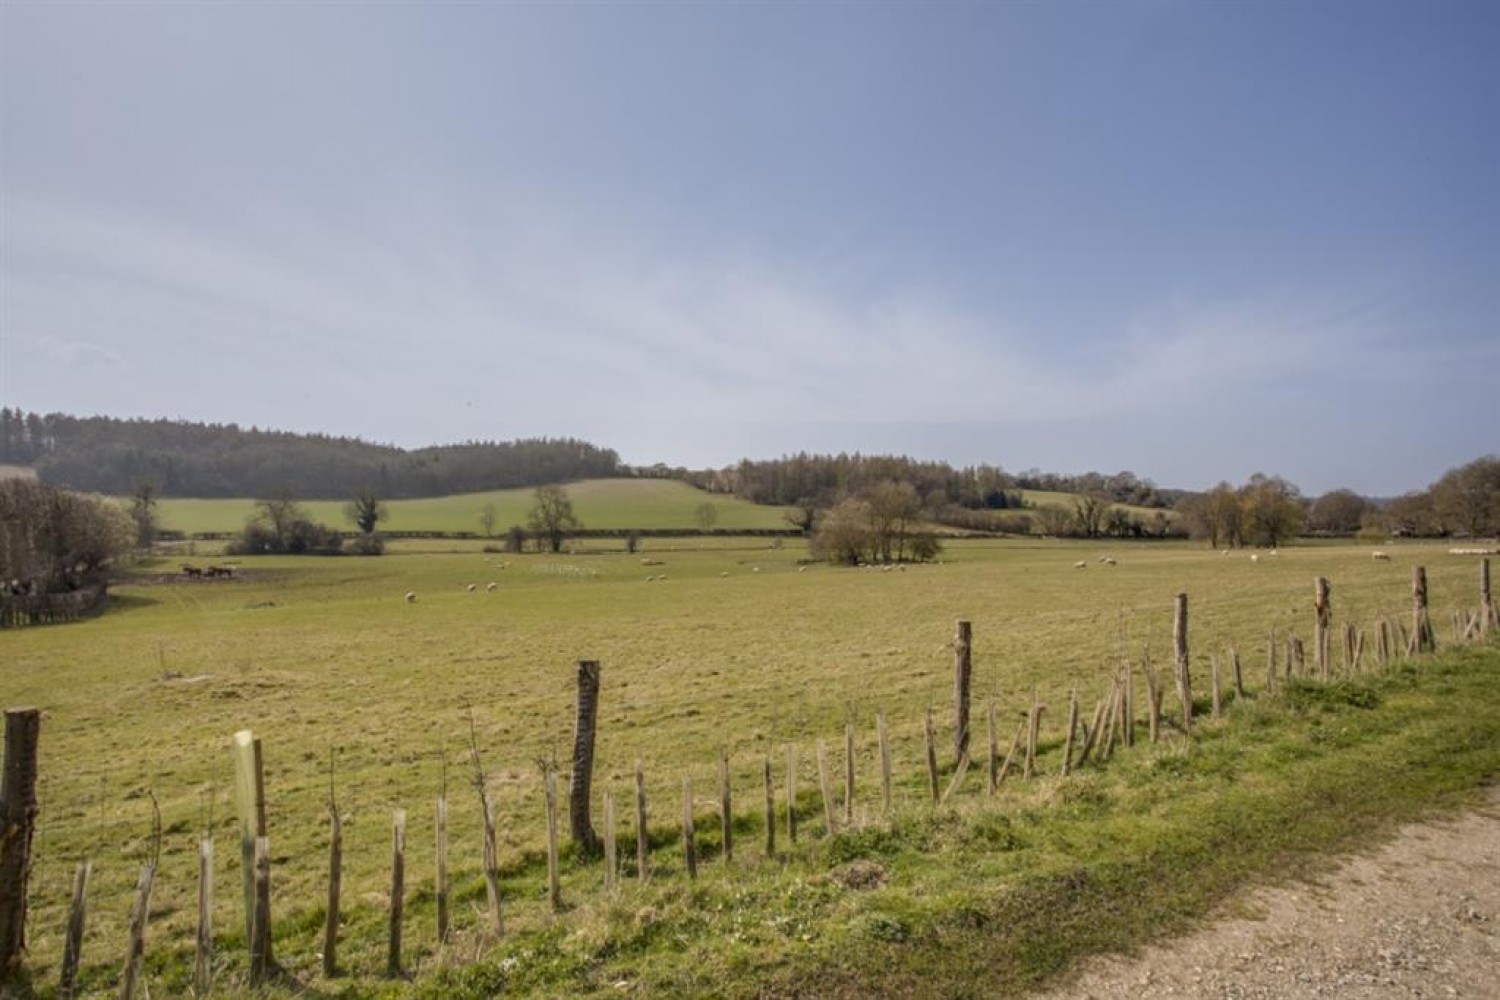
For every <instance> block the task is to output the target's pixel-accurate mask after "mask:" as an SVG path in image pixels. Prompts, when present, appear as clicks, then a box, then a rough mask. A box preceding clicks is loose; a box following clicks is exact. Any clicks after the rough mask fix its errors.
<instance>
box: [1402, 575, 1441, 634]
mask: <svg viewBox="0 0 1500 1000" xmlns="http://www.w3.org/2000/svg"><path fill="white" fill-rule="evenodd" d="M1409 648H1410V650H1411V651H1412V652H1416V653H1431V652H1435V651H1436V650H1437V635H1436V633H1434V631H1433V628H1432V618H1431V617H1430V616H1429V615H1428V613H1427V567H1425V566H1413V567H1412V568H1411V646H1410V647H1409Z"/></svg>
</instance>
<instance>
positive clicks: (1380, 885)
mask: <svg viewBox="0 0 1500 1000" xmlns="http://www.w3.org/2000/svg"><path fill="white" fill-rule="evenodd" d="M1125 997H1129V998H1131V1000H1153V998H1157V997H1203V998H1213V1000H1281V998H1287V1000H1300V998H1310V997H1339V998H1347V1000H1395V998H1407V997H1470V998H1495V997H1500V786H1495V787H1492V788H1490V789H1489V791H1488V793H1487V794H1486V797H1485V799H1484V802H1483V803H1482V804H1481V805H1480V806H1479V807H1478V808H1476V809H1474V810H1472V811H1470V812H1468V813H1466V814H1464V815H1461V816H1459V817H1456V818H1454V819H1446V820H1437V821H1433V822H1428V823H1421V824H1414V825H1411V826H1407V827H1405V828H1403V829H1402V830H1401V832H1400V833H1399V834H1398V835H1397V836H1396V837H1395V838H1394V839H1393V840H1391V841H1390V842H1389V843H1387V844H1386V845H1385V846H1383V847H1380V848H1378V849H1375V850H1372V851H1369V852H1366V853H1363V854H1361V855H1359V856H1357V857H1354V858H1351V859H1349V860H1348V861H1346V862H1344V863H1342V864H1341V865H1340V866H1339V867H1338V868H1337V869H1335V870H1334V871H1332V872H1330V873H1329V874H1328V875H1326V876H1325V877H1323V878H1320V879H1317V880H1316V881H1311V882H1297V883H1293V884H1288V885H1282V886H1277V887H1274V888H1257V889H1252V890H1249V891H1247V892H1244V893H1241V894H1240V895H1238V896H1236V897H1235V898H1234V899H1233V900H1231V901H1230V902H1229V903H1228V904H1226V906H1225V907H1224V909H1223V911H1222V913H1221V914H1220V916H1219V918H1218V919H1217V920H1216V921H1215V922H1214V923H1213V924H1212V925H1211V926H1209V927H1206V928H1204V929H1203V930H1200V931H1198V932H1196V933H1193V934H1190V935H1188V936H1186V937H1182V938H1178V939H1176V940H1172V941H1168V942H1165V943H1163V944H1161V945H1157V946H1153V947H1151V948H1148V949H1146V950H1144V951H1143V952H1142V953H1141V954H1139V955H1137V956H1134V957H1128V958H1127V957H1119V956H1109V957H1105V958H1100V959H1096V960H1093V961H1091V962H1089V963H1086V964H1085V966H1084V969H1083V972H1082V974H1081V975H1079V976H1078V977H1077V978H1076V979H1075V980H1074V981H1073V982H1071V983H1069V984H1068V985H1066V986H1065V987H1062V988H1060V989H1057V990H1055V991H1052V992H1049V993H1046V994H1044V995H1043V998H1044V1000H1116V998H1125Z"/></svg>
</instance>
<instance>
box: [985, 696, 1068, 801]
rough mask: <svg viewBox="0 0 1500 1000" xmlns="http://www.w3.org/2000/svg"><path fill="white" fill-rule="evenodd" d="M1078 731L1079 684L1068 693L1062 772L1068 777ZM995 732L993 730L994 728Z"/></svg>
mask: <svg viewBox="0 0 1500 1000" xmlns="http://www.w3.org/2000/svg"><path fill="white" fill-rule="evenodd" d="M1077 731H1078V686H1077V685H1076V684H1075V685H1074V686H1073V690H1072V691H1071V692H1069V694H1068V735H1067V738H1066V739H1065V740H1064V741H1063V764H1062V773H1063V777H1064V778H1066V777H1067V776H1068V775H1070V774H1072V773H1073V734H1074V733H1076V732H1077ZM992 732H993V730H992Z"/></svg>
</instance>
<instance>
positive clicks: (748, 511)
mask: <svg viewBox="0 0 1500 1000" xmlns="http://www.w3.org/2000/svg"><path fill="white" fill-rule="evenodd" d="M565 488H566V490H567V491H568V496H569V497H570V498H571V499H572V501H573V510H574V512H575V513H576V514H577V515H578V518H579V520H580V521H582V522H583V526H584V527H585V528H598V529H615V530H618V529H624V528H682V529H696V528H697V527H698V526H699V523H698V508H699V507H701V506H702V505H703V504H705V503H708V504H712V505H713V508H714V523H713V527H715V528H725V529H743V528H786V527H787V526H788V525H787V523H786V521H785V520H784V519H783V517H782V514H783V510H782V508H780V507H767V506H761V505H757V504H752V503H749V502H747V501H744V500H740V499H737V498H735V497H731V496H726V495H723V494H714V493H705V492H703V491H702V490H698V489H694V488H693V487H691V486H689V485H688V484H686V483H683V482H679V481H677V480H671V479H590V480H585V481H583V482H578V483H570V484H568V485H567V486H566V487H565ZM533 492H534V491H533V490H531V489H515V490H493V491H490V492H486V493H465V494H461V495H458V496H446V497H435V498H431V499H422V500H392V501H390V502H389V503H388V504H387V506H388V507H389V508H390V520H388V521H386V522H384V523H383V524H382V528H383V530H386V531H434V532H444V533H454V532H472V533H476V534H482V533H483V527H482V526H481V524H480V520H479V518H480V515H481V514H482V513H483V512H484V509H485V507H486V505H490V504H493V505H494V508H495V534H496V535H497V536H498V535H503V534H504V533H505V530H506V529H507V528H509V527H510V526H511V525H513V524H519V525H522V526H525V524H526V515H527V512H528V511H529V510H530V509H531V506H532V495H533ZM302 506H303V507H305V508H306V509H307V511H308V513H309V515H311V517H312V518H313V520H315V521H319V522H321V523H323V524H326V525H329V526H330V527H335V528H349V527H350V524H349V521H348V519H347V518H346V517H345V516H344V504H343V502H342V501H335V500H309V501H306V502H305V503H303V504H302ZM254 511H255V502H254V501H253V500H249V499H243V500H188V499H167V500H162V501H161V502H160V504H159V513H160V518H161V526H162V527H163V528H167V529H169V530H173V531H182V532H186V533H188V534H193V533H197V532H231V531H238V530H239V529H240V528H242V527H244V525H245V520H246V519H247V518H249V517H250V516H251V515H252V514H253V513H254Z"/></svg>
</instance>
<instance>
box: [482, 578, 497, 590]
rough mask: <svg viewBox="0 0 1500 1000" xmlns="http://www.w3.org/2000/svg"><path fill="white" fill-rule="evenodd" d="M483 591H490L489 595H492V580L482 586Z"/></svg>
mask: <svg viewBox="0 0 1500 1000" xmlns="http://www.w3.org/2000/svg"><path fill="white" fill-rule="evenodd" d="M484 589H485V590H488V591H490V592H491V593H494V591H495V582H494V581H493V580H491V581H490V582H489V583H487V584H485V585H484Z"/></svg>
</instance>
